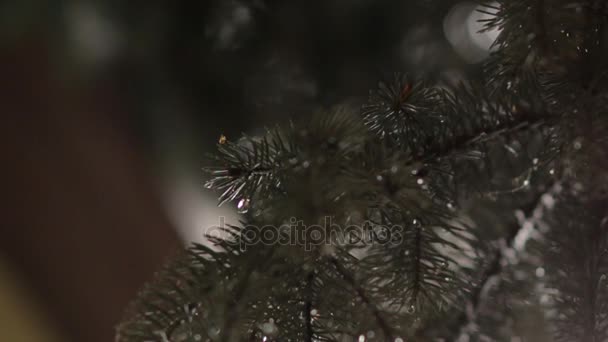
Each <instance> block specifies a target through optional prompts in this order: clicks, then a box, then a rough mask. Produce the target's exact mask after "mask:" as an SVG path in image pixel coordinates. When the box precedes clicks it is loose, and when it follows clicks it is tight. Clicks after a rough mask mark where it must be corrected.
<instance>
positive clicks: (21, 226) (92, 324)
mask: <svg viewBox="0 0 608 342" xmlns="http://www.w3.org/2000/svg"><path fill="white" fill-rule="evenodd" d="M475 7H476V6H475V4H474V3H473V2H462V1H448V0H446V1H439V0H436V1H433V0H418V1H405V0H400V1H395V0H324V1H316V2H315V1H278V0H277V1H270V0H269V1H264V0H255V1H254V0H250V1H247V0H242V1H236V0H234V1H232V0H197V1H173V0H172V1H118V0H107V1H68V0H65V1H44V2H43V1H33V0H19V1H17V0H13V1H8V2H6V1H4V2H1V3H0V77H1V79H0V113H2V121H0V122H1V123H0V139H1V140H2V143H1V145H0V146H1V148H0V156H1V158H2V167H1V171H0V187H1V189H2V194H3V196H2V201H3V203H2V205H1V208H2V209H1V212H0V213H1V214H2V216H1V217H2V226H1V235H0V260H1V261H2V262H3V263H5V264H6V265H8V266H7V267H6V269H7V270H10V271H4V275H2V273H3V271H2V270H1V269H0V289H2V284H3V282H4V283H6V284H8V283H9V280H10V279H15V278H16V279H18V282H17V284H18V285H17V286H16V287H17V289H15V286H13V290H12V291H2V292H3V294H0V296H5V297H7V298H9V299H10V298H13V297H14V296H18V295H20V296H25V297H27V302H28V303H33V304H31V305H32V306H34V307H35V309H32V310H34V311H42V315H43V316H44V317H46V318H44V320H46V321H48V322H49V323H48V324H49V325H50V327H51V328H49V330H50V331H53V332H54V333H56V334H57V335H58V336H61V337H62V338H63V340H67V341H92V342H95V341H111V340H112V338H113V337H112V336H113V333H114V332H113V326H114V325H115V324H116V323H117V322H118V321H119V320H120V317H121V314H122V310H123V309H124V307H125V306H126V304H127V303H128V301H129V300H130V299H132V298H133V297H134V295H135V293H136V291H137V289H138V288H139V287H140V286H141V285H142V284H143V282H144V281H146V280H147V279H150V278H151V277H152V275H153V272H154V270H156V269H158V267H159V266H160V265H161V264H162V263H163V261H164V260H165V259H166V257H167V256H169V255H170V254H171V253H172V251H175V250H176V248H178V247H179V246H180V244H181V243H182V242H183V241H187V240H191V239H200V238H201V237H202V235H203V229H204V227H205V226H206V225H209V224H212V223H213V222H214V221H215V220H217V217H218V215H226V216H231V215H232V216H231V217H234V215H235V214H234V213H233V212H232V210H231V208H224V209H221V210H222V211H218V209H214V207H215V203H214V199H213V197H212V194H209V193H207V192H205V191H204V189H203V187H202V184H203V181H204V177H203V174H202V173H201V172H200V168H201V167H202V166H204V165H205V164H204V154H205V152H208V151H211V150H212V149H213V148H214V145H215V143H216V142H217V140H218V138H219V136H220V134H224V135H226V136H227V137H228V139H235V140H236V139H238V137H239V136H240V134H241V132H247V133H250V134H255V133H257V132H259V131H260V129H261V128H262V127H263V126H264V125H273V124H275V123H281V122H286V121H287V120H289V119H290V118H297V117H300V116H303V115H308V114H309V113H311V112H313V111H315V110H317V109H319V108H327V107H330V106H333V105H345V106H350V107H352V108H357V106H359V105H360V104H361V103H363V102H364V101H365V100H366V95H367V93H368V90H369V89H370V88H372V87H374V86H375V85H376V84H377V82H378V81H379V80H381V79H383V78H384V77H386V76H387V75H390V74H391V73H392V72H395V71H401V72H409V73H412V74H414V75H424V76H425V77H428V78H431V79H435V80H439V81H442V82H456V81H458V80H459V79H462V78H465V77H475V75H476V74H477V73H478V70H479V62H480V61H482V60H483V58H484V57H485V56H486V55H487V48H488V47H487V45H488V42H489V41H490V39H491V37H490V38H488V36H484V35H475V32H476V31H477V30H478V29H479V27H480V26H479V24H476V22H475V19H476V18H478V16H476V14H475V13H474V12H472V11H473V10H474V9H475ZM471 13H473V14H471ZM473 39H478V40H479V39H481V40H480V41H481V45H480V43H479V42H477V43H476V41H474V40H473ZM484 42H485V43H484ZM7 286H8V285H7ZM5 287H6V286H5ZM9 288H10V287H9ZM6 302H9V303H10V302H11V301H10V300H8V301H7V300H4V301H2V299H1V298H0V303H6ZM18 303H21V302H18ZM13 305H17V306H19V305H22V304H13ZM28 305H29V304H28ZM2 311H4V313H2ZM18 314H19V312H18V311H13V309H11V308H10V307H9V306H5V307H0V318H1V317H13V316H15V315H18ZM13 318H14V317H13ZM28 320H30V321H32V322H33V323H31V325H30V326H29V327H30V328H33V329H38V328H40V326H39V325H38V324H41V323H39V321H37V320H35V319H34V318H33V317H24V318H23V320H22V321H26V322H27V321H28ZM4 322H5V323H4V324H5V325H6V327H2V322H0V328H1V329H2V330H5V329H9V330H7V331H10V329H11V328H12V329H13V330H14V329H17V328H18V327H17V328H15V327H11V326H9V325H10V324H9V323H6V322H7V321H6V320H4ZM26 329H28V328H26ZM14 334H15V335H12V336H17V337H15V340H14V341H30V340H31V341H34V340H35V339H27V337H26V335H27V334H26V333H23V332H21V333H20V332H19V331H16V332H14ZM39 338H40V337H39ZM41 338H44V339H45V340H46V339H47V338H48V340H50V337H48V336H47V337H41Z"/></svg>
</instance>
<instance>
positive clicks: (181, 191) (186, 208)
mask: <svg viewBox="0 0 608 342" xmlns="http://www.w3.org/2000/svg"><path fill="white" fill-rule="evenodd" d="M202 178H203V175H202V174H201V175H188V174H185V173H179V172H178V173H176V174H169V175H167V178H166V179H167V180H168V181H167V184H166V186H165V191H164V200H165V206H166V207H167V211H168V214H169V219H170V220H171V221H172V222H173V224H174V225H175V227H176V228H177V230H178V234H179V235H180V237H181V238H182V241H184V243H185V244H189V243H190V242H198V243H205V242H206V241H207V239H206V238H205V234H210V235H212V236H218V234H221V231H220V230H219V229H217V228H218V226H221V225H223V226H226V225H228V224H238V221H239V216H238V214H237V213H236V211H235V210H234V207H232V206H230V205H229V204H226V205H224V206H222V207H218V206H217V200H216V198H215V197H214V194H213V193H211V192H210V191H208V190H205V189H204V188H203V186H202V181H201V179H202ZM205 192H207V193H205Z"/></svg>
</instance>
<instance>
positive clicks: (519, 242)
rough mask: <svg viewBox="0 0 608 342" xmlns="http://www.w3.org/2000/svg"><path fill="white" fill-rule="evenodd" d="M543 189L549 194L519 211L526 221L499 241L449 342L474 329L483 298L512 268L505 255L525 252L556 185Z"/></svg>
mask: <svg viewBox="0 0 608 342" xmlns="http://www.w3.org/2000/svg"><path fill="white" fill-rule="evenodd" d="M544 188H545V189H549V190H548V191H539V192H538V194H537V195H536V196H534V197H533V198H532V199H530V201H529V202H528V203H527V204H526V205H524V206H522V207H520V208H519V211H521V216H522V218H523V219H522V220H518V221H516V222H514V223H513V224H512V225H511V226H510V227H509V228H508V229H507V232H506V235H505V236H504V237H503V238H502V240H501V241H500V246H499V247H498V248H497V249H496V251H495V252H494V255H493V256H492V258H491V259H490V262H489V263H488V264H487V266H486V267H485V269H484V271H483V272H482V274H481V276H480V277H479V281H478V282H477V283H476V285H475V286H474V287H473V289H472V290H471V292H470V293H469V296H468V299H467V301H466V303H465V310H463V311H462V312H461V313H460V315H458V316H457V319H456V320H455V321H454V324H453V325H452V327H451V328H450V329H449V331H448V333H447V336H448V337H447V341H460V340H461V338H462V336H463V335H465V334H466V333H467V330H468V329H473V328H474V325H475V320H476V316H477V314H478V312H479V309H480V307H481V306H482V305H483V301H484V296H485V295H486V294H487V293H488V291H489V290H490V289H489V287H490V286H495V285H496V281H500V278H499V276H500V274H501V273H502V272H503V270H504V267H505V265H508V264H509V259H510V258H512V257H509V256H507V252H506V251H508V250H514V249H515V250H516V252H519V253H523V252H524V251H523V250H521V249H522V248H523V247H524V244H525V241H526V240H527V239H528V238H529V237H530V234H531V233H530V232H528V231H526V230H527V229H529V228H528V227H529V226H527V225H529V224H530V220H532V217H533V215H534V214H535V213H538V212H539V211H541V210H542V208H543V206H544V204H543V198H544V196H546V195H548V194H550V193H552V192H554V191H555V189H554V185H553V182H551V183H549V184H547V185H546V186H545V187H544ZM522 221H523V222H522Z"/></svg>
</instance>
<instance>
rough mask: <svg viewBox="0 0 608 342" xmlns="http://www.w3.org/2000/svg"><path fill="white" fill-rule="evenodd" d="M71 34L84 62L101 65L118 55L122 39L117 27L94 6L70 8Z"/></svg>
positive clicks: (68, 13)
mask: <svg viewBox="0 0 608 342" xmlns="http://www.w3.org/2000/svg"><path fill="white" fill-rule="evenodd" d="M67 18H68V25H69V26H68V28H69V34H70V36H71V39H72V42H73V43H74V47H75V50H76V54H77V56H78V57H79V58H81V59H82V61H84V62H87V63H91V64H99V63H101V62H105V61H107V60H109V59H110V58H112V57H113V56H115V55H116V53H117V51H118V48H119V46H120V43H121V37H120V35H119V32H118V30H117V28H116V26H115V25H114V24H113V23H111V22H110V21H109V20H108V19H107V18H105V17H104V16H103V15H102V13H100V12H99V10H98V9H97V8H96V7H95V6H94V5H92V4H89V3H86V2H82V3H81V2H78V3H76V4H74V5H72V6H70V7H68V12H67Z"/></svg>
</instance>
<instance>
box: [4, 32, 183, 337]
mask: <svg viewBox="0 0 608 342" xmlns="http://www.w3.org/2000/svg"><path fill="white" fill-rule="evenodd" d="M54 72H55V70H54V69H53V67H52V64H51V62H50V54H49V49H48V48H47V43H45V42H44V41H42V40H41V39H39V40H38V41H36V40H33V41H32V40H30V41H28V42H26V41H25V40H21V41H20V43H19V45H18V46H16V45H12V46H1V44H0V75H2V81H0V111H1V113H2V121H1V123H0V140H1V143H0V155H1V156H2V168H1V171H0V186H1V189H2V192H1V193H2V202H1V206H2V216H1V218H0V220H1V221H0V222H1V224H0V227H2V228H1V230H0V233H1V235H0V253H3V254H5V256H6V257H7V258H8V260H9V261H10V262H11V263H12V264H13V265H14V266H16V268H17V269H19V270H20V271H21V274H20V276H21V277H22V278H23V279H25V281H27V282H28V283H29V285H30V286H31V288H32V290H33V291H34V293H35V294H36V295H37V298H36V299H37V300H39V301H40V302H41V303H42V304H43V305H44V306H45V307H46V308H47V310H48V315H49V316H51V317H52V319H53V320H54V323H55V324H56V325H57V327H58V329H59V331H60V332H61V333H64V335H66V336H67V337H68V338H70V340H72V341H87V342H97V341H99V342H102V341H103V342H107V341H112V340H113V335H114V325H115V324H116V323H117V322H118V321H119V320H120V318H121V315H122V312H123V310H124V308H125V306H126V304H127V303H128V301H129V300H130V299H132V298H133V297H134V295H135V293H136V291H137V289H138V288H139V287H140V286H141V285H142V284H143V282H144V281H146V280H147V279H150V278H151V276H152V274H153V272H154V270H155V269H157V268H158V267H159V265H160V264H162V262H163V260H164V259H165V258H166V257H167V255H168V254H169V253H170V252H171V250H173V249H175V248H176V247H177V246H179V242H178V240H177V237H176V235H175V233H174V230H173V227H172V226H171V225H170V224H169V222H168V220H167V219H166V217H165V214H164V211H163V209H162V207H161V206H160V204H159V200H158V198H157V194H156V192H155V184H154V182H153V178H152V177H150V172H149V170H148V169H146V165H145V163H144V161H143V158H142V156H141V155H139V154H138V152H137V150H136V149H134V146H133V144H132V143H131V142H130V141H129V139H128V137H129V136H128V134H127V133H126V132H125V131H124V127H121V125H120V121H121V120H119V119H118V118H121V115H123V114H124V113H121V108H120V107H121V106H120V103H119V99H117V98H116V97H115V96H113V95H112V89H113V86H112V84H111V83H112V82H107V83H106V84H102V85H97V86H95V88H96V89H88V91H87V90H85V89H79V90H78V91H77V92H76V91H74V89H71V90H69V89H67V87H66V84H64V83H62V82H61V81H59V79H60V78H59V77H58V76H59V75H60V74H59V73H56V74H54ZM93 90H94V91H93ZM108 113H111V115H108Z"/></svg>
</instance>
